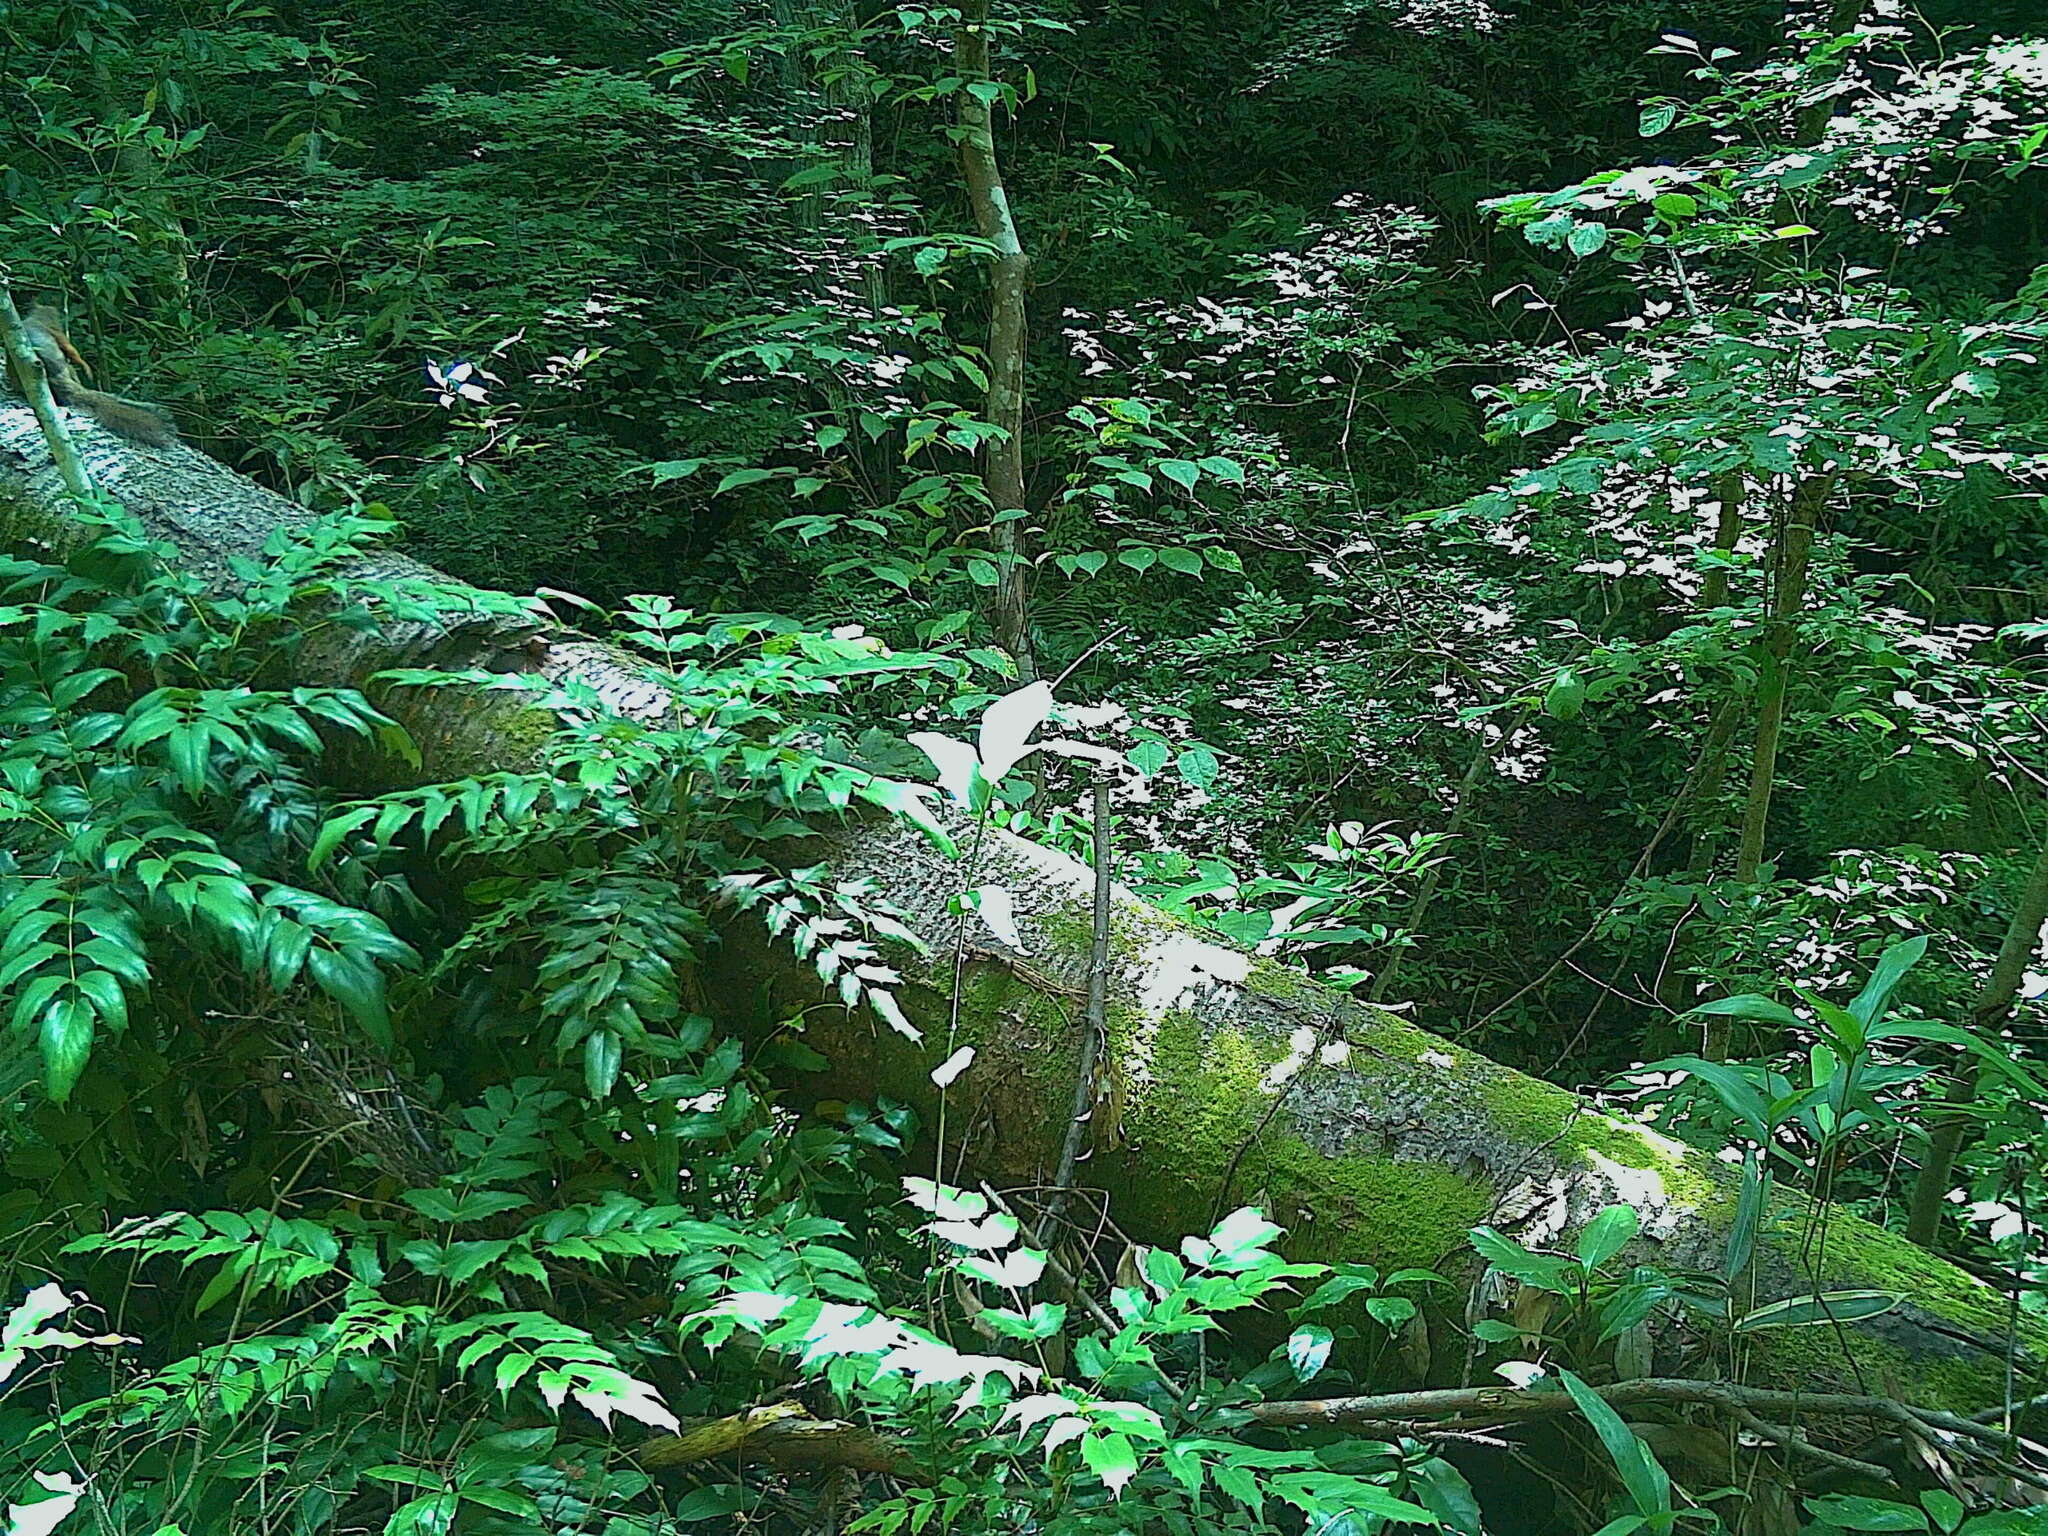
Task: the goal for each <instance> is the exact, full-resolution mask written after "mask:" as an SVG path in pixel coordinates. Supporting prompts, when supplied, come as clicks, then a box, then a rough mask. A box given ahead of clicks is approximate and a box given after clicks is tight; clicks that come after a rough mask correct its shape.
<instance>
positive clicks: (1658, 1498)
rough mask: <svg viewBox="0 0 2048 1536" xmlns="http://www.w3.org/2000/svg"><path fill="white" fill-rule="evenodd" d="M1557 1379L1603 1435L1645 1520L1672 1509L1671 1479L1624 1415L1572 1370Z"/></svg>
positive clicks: (1610, 1454)
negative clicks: (1637, 1436)
mask: <svg viewBox="0 0 2048 1536" xmlns="http://www.w3.org/2000/svg"><path fill="white" fill-rule="evenodd" d="M1557 1379H1558V1380H1559V1381H1560V1382H1562V1383H1563V1384H1564V1389H1565V1391H1567V1392H1569V1393H1571V1395H1572V1401H1573V1402H1575V1403H1577V1404H1578V1405H1579V1412H1581V1413H1583V1414H1584V1415H1585V1416H1586V1422H1587V1423H1589V1424H1591V1425H1592V1426H1593V1433H1595V1434H1596V1435H1598V1436H1599V1437H1600V1443H1601V1444H1602V1445H1603V1446H1605V1447H1606V1448H1607V1456H1608V1459H1609V1460H1611V1461H1612V1462H1613V1463H1614V1470H1615V1471H1616V1472H1618V1473H1619V1474H1620V1475H1621V1482H1622V1486H1623V1487H1624V1488H1626V1489H1628V1496H1629V1500H1630V1502H1631V1503H1633V1504H1634V1505H1635V1507H1636V1513H1637V1514H1639V1515H1641V1516H1643V1517H1644V1518H1645V1519H1655V1518H1656V1517H1657V1516H1658V1515H1660V1514H1663V1513H1665V1512H1666V1511H1668V1510H1669V1509H1670V1508H1671V1478H1670V1475H1669V1474H1668V1473H1666V1472H1665V1470H1664V1468H1663V1466H1662V1464H1661V1463H1659V1462H1658V1460H1657V1458H1656V1457H1655V1456H1653V1455H1651V1454H1650V1448H1649V1447H1648V1446H1646V1445H1644V1444H1643V1442H1642V1441H1641V1440H1639V1439H1638V1438H1636V1433H1635V1431H1634V1430H1632V1429H1630V1428H1629V1427H1628V1425H1627V1424H1625V1423H1623V1422H1622V1418H1621V1415H1620V1414H1618V1413H1616V1412H1615V1411H1614V1410H1613V1409H1612V1408H1611V1407H1609V1406H1608V1405H1607V1403H1606V1401H1605V1400H1604V1399H1603V1398H1602V1397H1601V1396H1600V1394H1599V1393H1597V1392H1595V1391H1594V1390H1593V1389H1592V1388H1591V1387H1589V1386H1587V1385H1586V1384H1585V1383H1584V1382H1583V1381H1581V1380H1580V1379H1579V1378H1578V1377H1577V1376H1574V1375H1573V1374H1572V1373H1571V1372H1570V1371H1563V1370H1561V1371H1559V1372H1558V1373H1557Z"/></svg>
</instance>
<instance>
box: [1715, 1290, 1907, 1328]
mask: <svg viewBox="0 0 2048 1536" xmlns="http://www.w3.org/2000/svg"><path fill="white" fill-rule="evenodd" d="M1904 1300H1905V1298H1904V1297H1903V1296H1900V1295H1897V1294H1895V1293H1894V1292H1891V1291H1823V1292H1821V1293H1820V1294H1819V1295H1817V1296H1790V1297H1787V1298H1786V1299H1785V1300H1783V1301H1774V1302H1772V1303H1771V1304H1770V1305H1769V1306H1763V1307H1758V1308H1757V1309H1756V1310H1755V1311H1754V1312H1752V1313H1750V1314H1749V1315H1748V1316H1747V1317H1744V1318H1741V1319H1740V1320H1739V1321H1737V1323H1736V1324H1735V1332H1737V1333H1756V1332H1758V1331H1760V1330H1762V1329H1765V1328H1813V1327H1819V1326H1822V1325H1825V1324H1831V1323H1860V1322H1862V1321H1863V1320H1864V1319H1865V1318H1871V1317H1879V1316H1881V1315H1883V1314H1884V1313H1886V1312H1889V1311H1891V1310H1892V1308H1894V1307H1896V1306H1897V1305H1898V1304H1899V1303H1900V1302H1902V1301H1904Z"/></svg>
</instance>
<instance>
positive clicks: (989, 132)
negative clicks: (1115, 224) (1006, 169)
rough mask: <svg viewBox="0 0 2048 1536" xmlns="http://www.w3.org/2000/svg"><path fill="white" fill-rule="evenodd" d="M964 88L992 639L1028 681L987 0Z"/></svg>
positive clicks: (1019, 307)
mask: <svg viewBox="0 0 2048 1536" xmlns="http://www.w3.org/2000/svg"><path fill="white" fill-rule="evenodd" d="M954 62H955V64H956V65H957V66H958V67H959V71H960V74H961V77H962V79H963V81H964V84H963V85H962V86H961V88H960V161H961V165H962V168H963V170H964V171H965V174H966V178H967V195H968V200H969V201H970V202H971V203H972V204H973V205H974V224H975V228H976V230H977V231H978V232H979V233H980V235H981V237H982V239H984V240H986V241H988V242H989V244H990V245H992V246H993V247H994V248H995V253H996V256H995V263H994V266H993V268H992V269H991V271H990V274H989V307H990V315H989V334H988V365H989V366H988V406H987V410H988V419H989V421H990V422H991V423H992V424H993V425H994V426H996V427H997V428H998V429H1000V436H999V437H998V438H997V439H996V440H995V441H992V442H991V443H989V445H988V447H987V449H986V450H985V451H984V455H983V474H984V477H985V479H986V481H987V484H988V494H989V499H990V500H991V502H992V503H993V507H992V509H991V530H992V542H993V544H994V548H995V554H996V569H997V577H996V588H995V597H994V602H993V604H992V610H993V611H992V613H991V617H992V619H993V621H994V624H995V631H996V639H997V641H998V643H1000V644H1001V645H1002V647H1003V649H1004V650H1006V651H1008V652H1009V653H1010V654H1011V656H1013V657H1015V658H1016V662H1017V667H1018V670H1019V673H1020V675H1021V677H1022V678H1023V680H1024V681H1025V682H1032V681H1035V680H1036V678H1037V676H1038V664H1037V658H1036V656H1035V655H1034V652H1033V647H1032V644H1031V608H1030V597H1029V586H1028V577H1029V574H1030V569H1031V566H1030V555H1029V551H1028V550H1027V548H1026V541H1025V537H1024V518H1025V515H1026V512H1025V506H1024V351H1025V346H1026V333H1025V292H1026V286H1027V284H1028V282H1029V280H1030V275H1031V258H1030V257H1029V256H1027V255H1026V254H1025V253H1024V243H1023V241H1022V240H1021V239H1020V238H1019V237H1018V234H1017V220H1016V218H1015V216H1014V215H1013V214H1012V213H1011V211H1010V198H1009V194H1008V193H1007V192H1006V191H1005V190H1004V187H1003V172H1002V165H1001V163H1000V162H999V161H998V160H997V158H996V140H995V108H994V102H993V100H992V97H993V95H994V92H993V90H992V87H993V85H994V80H993V78H992V76H991V74H990V71H989V30H988V0H977V3H975V4H971V5H969V6H968V8H967V13H966V18H965V20H964V21H963V23H962V25H961V28H960V31H959V33H958V36H957V42H956V46H955V48H954Z"/></svg>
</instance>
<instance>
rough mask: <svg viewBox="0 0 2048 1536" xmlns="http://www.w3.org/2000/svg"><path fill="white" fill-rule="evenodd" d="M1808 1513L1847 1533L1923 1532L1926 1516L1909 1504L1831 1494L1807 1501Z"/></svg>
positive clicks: (1855, 1495) (1852, 1495) (1847, 1494)
mask: <svg viewBox="0 0 2048 1536" xmlns="http://www.w3.org/2000/svg"><path fill="white" fill-rule="evenodd" d="M1806 1512H1807V1513H1808V1514H1809V1515H1812V1516H1814V1518H1816V1519H1818V1520H1824V1521H1826V1522H1827V1523H1828V1524H1829V1525H1834V1526H1840V1527H1841V1528H1842V1529H1843V1530H1845V1531H1924V1530H1926V1529H1927V1516H1926V1515H1925V1514H1923V1513H1921V1512H1920V1511H1919V1510H1917V1509H1915V1508H1914V1507H1913V1506H1912V1505H1910V1504H1900V1503H1898V1502H1896V1501H1894V1500H1892V1499H1870V1498H1865V1497H1863V1496H1862V1495H1861V1494H1854V1493H1831V1494H1827V1495H1825V1496H1823V1497H1821V1498H1817V1499H1808V1500H1807V1501H1806Z"/></svg>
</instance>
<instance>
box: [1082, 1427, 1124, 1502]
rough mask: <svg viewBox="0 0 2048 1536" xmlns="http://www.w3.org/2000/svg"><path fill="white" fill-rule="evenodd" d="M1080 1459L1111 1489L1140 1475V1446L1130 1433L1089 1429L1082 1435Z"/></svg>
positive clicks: (1112, 1490)
mask: <svg viewBox="0 0 2048 1536" xmlns="http://www.w3.org/2000/svg"><path fill="white" fill-rule="evenodd" d="M1081 1459H1082V1460H1083V1461H1084V1462H1086V1463H1087V1464H1088V1470H1089V1471H1091V1472H1093V1473H1094V1474H1095V1475H1096V1476H1097V1477H1099V1478H1101V1479H1102V1481H1103V1485H1104V1486H1105V1487H1107V1488H1108V1489H1109V1491H1110V1492H1111V1493H1120V1492H1122V1491H1123V1486H1124V1484H1126V1483H1128V1482H1129V1481H1130V1480H1131V1479H1132V1478H1134V1477H1136V1476H1137V1475H1138V1449H1137V1447H1136V1446H1134V1445H1133V1444H1132V1443H1131V1437H1130V1436H1129V1435H1125V1434H1117V1433H1111V1434H1101V1433H1098V1432H1095V1431H1090V1432H1089V1433H1088V1434H1086V1435H1084V1436H1082V1437H1081Z"/></svg>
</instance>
